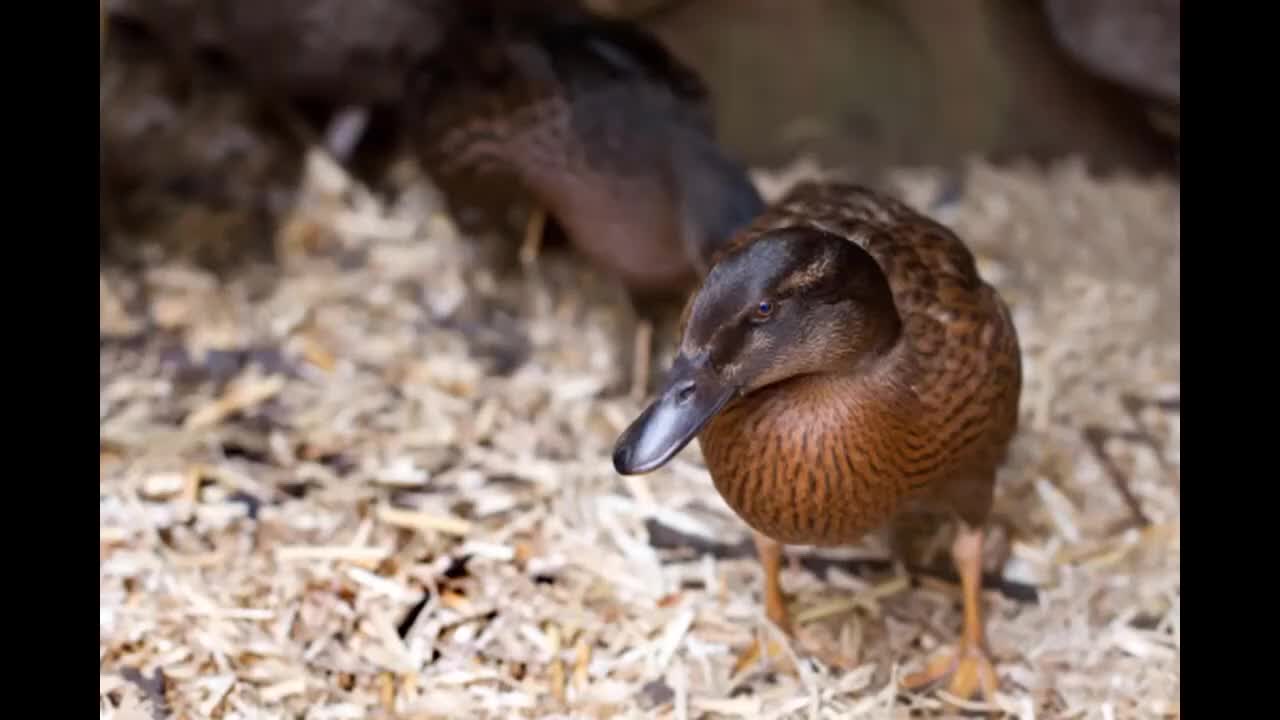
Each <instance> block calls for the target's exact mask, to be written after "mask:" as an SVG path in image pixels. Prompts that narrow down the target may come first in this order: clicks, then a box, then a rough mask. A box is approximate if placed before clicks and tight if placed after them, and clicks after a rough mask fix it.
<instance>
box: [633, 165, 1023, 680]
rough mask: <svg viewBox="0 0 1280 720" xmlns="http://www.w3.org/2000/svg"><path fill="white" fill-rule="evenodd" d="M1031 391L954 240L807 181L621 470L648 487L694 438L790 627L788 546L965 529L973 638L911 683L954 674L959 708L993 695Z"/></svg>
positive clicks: (698, 298) (696, 304) (695, 317)
mask: <svg viewBox="0 0 1280 720" xmlns="http://www.w3.org/2000/svg"><path fill="white" fill-rule="evenodd" d="M1021 382H1022V374H1021V360H1020V351H1019V346H1018V339H1017V334H1016V331H1015V328H1014V325H1013V322H1012V320H1011V318H1010V315H1009V312H1008V310H1007V308H1006V307H1005V305H1004V303H1003V302H1002V301H1001V299H1000V297H999V296H998V295H997V293H996V291H995V290H994V289H993V288H992V287H991V286H990V285H988V284H987V283H985V282H984V281H983V280H982V278H981V277H980V276H979V274H978V271H977V268H976V265H975V263H974V259H973V256H972V254H971V253H970V252H969V250H968V249H967V248H966V247H965V245H964V244H963V242H962V241H961V240H960V239H959V238H958V237H957V236H956V235H955V234H954V233H953V232H951V231H950V230H949V229H947V228H946V227H944V226H942V225H940V224H938V223H937V222H934V221H932V220H930V219H928V218H927V217H925V216H923V215H921V214H919V213H917V212H915V211H913V210H912V209H910V208H909V207H907V206H906V205H904V204H902V203H900V202H897V201H895V200H893V199H890V198H887V197H883V196H880V195H877V194H875V193H873V192H872V191H870V190H867V189H865V188H862V187H859V186H854V185H848V184H838V183H830V184H817V183H805V184H803V185H801V186H799V187H797V188H795V189H794V190H793V191H792V192H790V193H789V194H788V195H787V196H786V197H785V198H783V199H782V200H781V201H780V202H779V203H777V204H776V205H775V206H774V207H773V208H771V209H770V210H769V211H768V212H767V213H765V214H763V215H762V216H760V217H759V218H757V219H756V220H755V221H754V222H753V223H752V224H751V225H750V226H749V227H748V228H747V229H746V230H745V231H744V232H742V233H741V234H739V235H738V236H737V237H736V238H735V240H734V241H733V242H732V243H731V244H730V245H729V246H727V247H726V248H725V249H724V250H723V252H722V253H721V254H720V255H719V256H718V257H717V260H716V262H715V264H714V266H713V268H712V270H711V271H710V273H709V275H708V276H707V277H706V279H705V280H704V281H703V283H702V285H701V287H700V288H699V289H698V291H697V292H696V293H695V295H694V296H693V297H692V298H691V300H690V302H689V304H688V306H687V307H686V311H685V318H684V321H683V328H682V339H681V345H680V353H679V355H678V356H677V359H676V362H675V365H674V367H673V369H672V375H671V378H670V379H669V382H668V385H667V387H666V389H665V390H664V391H663V392H662V394H660V395H659V397H658V399H657V400H656V401H655V402H654V403H653V404H652V405H651V406H650V407H649V408H648V409H646V410H645V412H644V413H643V414H642V415H641V416H640V418H638V419H637V420H636V422H635V423H634V424H633V425H632V427H631V428H629V429H628V430H627V431H626V432H625V433H624V434H623V435H622V437H621V438H619V442H618V448H617V451H616V453H615V456H614V463H615V466H616V467H617V469H618V470H619V472H624V473H636V472H648V471H651V470H653V469H655V468H656V467H659V466H660V465H662V464H663V463H665V462H666V461H667V460H669V459H670V458H671V457H672V456H674V454H675V453H676V452H679V450H680V449H681V448H682V447H683V446H684V445H685V444H687V443H688V442H689V441H690V440H691V439H692V438H693V437H695V436H696V437H697V438H698V441H699V443H700V445H701V447H702V451H703V455H704V456H705V458H706V462H707V468H708V470H709V471H710V473H711V477H712V480H713V481H714V483H715V486H716V488H717V490H718V491H719V492H720V494H721V495H722V496H723V497H724V499H725V500H726V502H728V504H729V505H730V507H732V508H733V509H734V511H735V512H737V513H738V515H740V516H741V517H742V519H743V520H744V521H745V522H746V523H747V524H748V525H750V526H751V528H752V529H753V530H754V531H755V533H756V534H757V542H758V544H759V546H760V553H761V557H762V559H763V560H764V561H765V562H766V565H770V566H771V567H772V568H773V569H771V570H768V572H767V573H766V577H767V583H768V588H767V592H766V599H767V605H768V609H769V614H770V616H771V617H772V618H773V619H774V621H775V622H777V623H778V624H779V625H781V626H782V627H784V628H787V627H789V623H788V621H787V618H786V614H785V609H784V608H783V607H782V605H781V600H780V597H781V594H780V593H779V592H778V591H777V587H776V585H777V569H776V568H777V563H776V559H775V558H776V553H777V545H778V544H779V543H786V544H807V545H836V544H848V543H853V542H856V541H858V540H859V539H860V538H862V537H863V536H864V535H865V534H866V533H867V532H869V531H871V530H874V529H876V528H878V527H881V526H884V525H886V524H891V523H894V522H895V521H897V520H899V519H903V518H905V517H908V516H910V515H912V514H914V513H916V512H923V513H930V512H942V513H946V514H952V515H954V516H955V517H957V518H958V519H959V520H960V521H961V523H962V526H963V528H962V531H961V533H960V535H959V537H958V538H957V541H956V545H955V547H954V548H953V551H954V555H955V560H956V563H957V565H958V567H959V570H960V573H961V577H962V580H963V584H964V586H965V595H966V603H965V604H966V622H965V634H964V638H963V641H962V643H961V647H960V650H959V652H958V653H957V654H955V655H954V656H946V657H944V658H943V660H942V661H940V662H935V663H933V664H931V665H930V667H929V668H928V669H927V670H926V672H925V673H923V674H922V675H919V676H916V677H914V678H910V679H909V680H908V684H909V685H912V686H920V685H924V684H927V683H928V682H932V681H935V680H938V679H941V678H943V677H946V676H950V677H951V680H952V682H951V689H952V690H953V691H954V692H957V693H959V694H965V695H968V694H972V692H973V691H974V690H976V689H978V687H979V686H980V687H981V688H982V689H983V690H984V692H986V693H987V694H990V693H991V692H993V690H994V685H995V679H994V674H993V673H992V672H991V671H990V665H989V663H987V661H986V660H985V658H984V656H983V655H982V646H983V642H982V633H981V621H980V616H979V615H978V614H977V606H978V600H979V598H978V585H977V583H978V578H979V577H980V565H979V558H980V549H981V538H982V527H983V525H984V523H985V522H986V520H987V516H988V513H989V512H990V509H991V501H992V496H993V488H994V483H995V477H996V470H997V468H998V466H999V465H1000V463H1001V462H1002V461H1003V459H1004V457H1005V453H1006V451H1007V448H1008V446H1009V443H1010V441H1011V439H1012V437H1013V435H1014V432H1015V429H1016V427H1017V419H1018V404H1019V396H1020V392H1021Z"/></svg>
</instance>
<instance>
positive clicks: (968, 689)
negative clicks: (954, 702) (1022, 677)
mask: <svg viewBox="0 0 1280 720" xmlns="http://www.w3.org/2000/svg"><path fill="white" fill-rule="evenodd" d="M943 682H946V690H947V692H948V693H950V694H952V695H955V696H956V697H958V698H960V699H962V700H971V699H973V697H974V694H975V693H976V692H978V691H981V692H982V699H983V701H985V702H993V701H994V700H995V696H996V688H997V687H998V685H999V681H998V680H997V678H996V670H995V666H994V665H993V664H992V663H991V660H990V659H989V658H988V657H987V653H986V651H984V650H983V649H982V648H981V647H979V646H976V645H973V644H970V643H966V642H961V643H960V644H959V645H958V646H957V647H955V648H952V649H948V650H945V651H943V652H941V653H939V654H937V655H935V656H934V657H933V658H932V659H930V660H929V662H928V663H927V664H926V665H925V668H924V669H923V670H921V671H920V672H917V673H911V674H910V675H907V676H906V677H905V678H903V679H902V686H903V688H904V689H906V690H911V691H921V690H927V689H929V688H931V687H934V686H937V685H940V684H941V683H943Z"/></svg>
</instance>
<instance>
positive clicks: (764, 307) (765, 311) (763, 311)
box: [755, 300, 773, 320]
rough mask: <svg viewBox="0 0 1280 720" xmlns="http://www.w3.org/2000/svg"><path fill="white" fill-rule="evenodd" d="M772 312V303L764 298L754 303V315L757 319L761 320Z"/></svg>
mask: <svg viewBox="0 0 1280 720" xmlns="http://www.w3.org/2000/svg"><path fill="white" fill-rule="evenodd" d="M772 314H773V303H771V302H769V301H768V300H765V301H763V302H761V303H760V304H759V305H756V312H755V316H756V319H757V320H763V319H765V318H767V317H769V316H770V315H772Z"/></svg>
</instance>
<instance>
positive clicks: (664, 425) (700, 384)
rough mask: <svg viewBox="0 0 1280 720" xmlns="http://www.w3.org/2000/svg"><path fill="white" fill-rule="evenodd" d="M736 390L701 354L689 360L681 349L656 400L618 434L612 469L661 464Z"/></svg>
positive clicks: (630, 470) (636, 470)
mask: <svg viewBox="0 0 1280 720" xmlns="http://www.w3.org/2000/svg"><path fill="white" fill-rule="evenodd" d="M737 394H738V389H737V388H736V387H735V386H733V385H729V384H726V383H725V382H724V381H723V380H721V379H720V378H719V377H718V376H717V375H716V373H715V372H713V371H712V369H711V366H710V363H709V362H708V361H707V357H706V356H705V355H703V356H702V357H700V358H698V359H696V360H693V359H690V358H689V357H688V356H686V355H685V354H684V353H681V354H680V355H679V356H677V357H676V361H675V363H674V364H673V365H672V367H671V372H670V374H669V375H668V376H667V382H666V386H665V387H663V388H662V391H661V392H659V393H658V397H657V399H656V400H654V401H653V403H652V404H651V405H649V407H647V408H645V411H644V412H642V413H640V417H638V418H636V419H635V421H634V422H632V423H631V426H630V427H628V428H627V429H626V430H625V431H623V433H622V435H621V436H619V437H618V442H617V444H616V445H615V446H614V450H613V467H614V469H615V470H617V471H618V473H619V474H621V475H642V474H644V473H648V472H653V471H654V470H657V469H658V468H660V467H662V466H663V465H665V464H666V463H667V461H669V460H670V459H671V458H673V457H675V456H676V454H677V453H679V452H680V451H681V450H683V449H684V447H685V446H686V445H688V444H689V441H691V440H693V438H694V437H696V436H697V434H698V433H699V432H701V431H702V428H703V427H705V426H706V424H707V423H708V422H710V421H711V418H713V417H715V415H716V413H718V412H720V410H721V409H723V408H724V406H725V405H727V404H728V403H729V401H730V400H732V399H733V398H734V397H736V396H737Z"/></svg>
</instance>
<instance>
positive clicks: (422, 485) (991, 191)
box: [99, 153, 1180, 720]
mask: <svg viewBox="0 0 1280 720" xmlns="http://www.w3.org/2000/svg"><path fill="white" fill-rule="evenodd" d="M393 175H394V176H395V178H396V181H395V182H394V183H392V184H391V185H390V187H389V188H388V189H387V190H386V191H385V192H380V193H377V194H374V193H371V192H369V191H368V190H366V189H363V188H360V187H358V186H356V185H355V184H354V183H353V181H352V180H351V179H350V178H349V177H348V176H347V175H346V174H345V173H343V172H342V170H341V169H340V168H338V167H337V166H336V165H334V164H333V163H332V162H330V161H328V160H327V159H326V157H325V156H324V155H322V154H319V153H313V154H312V155H311V156H309V157H308V160H307V163H306V167H305V173H304V175H303V181H302V182H303V184H302V187H301V189H300V190H299V192H298V194H297V196H296V197H295V198H294V203H293V205H292V207H291V209H290V210H289V211H288V213H287V217H286V218H285V220H284V222H283V224H282V225H281V228H280V230H279V233H278V235H277V240H278V248H277V249H278V251H279V256H280V263H279V264H278V265H275V266H261V267H260V266H256V265H250V266H248V267H246V268H245V269H243V270H242V271H241V272H238V273H235V274H230V275H226V276H218V275H214V274H211V273H210V272H208V271H205V270H202V269H200V266H198V265H195V264H192V263H189V262H187V261H185V260H183V259H182V258H181V257H169V256H163V255H160V254H154V255H155V258H154V259H152V260H150V261H148V262H146V263H144V264H143V265H142V267H141V268H131V269H125V268H124V267H122V266H120V265H113V264H104V266H103V270H102V273H101V300H102V310H101V332H102V336H103V339H102V343H101V378H100V389H101V395H100V416H101V470H100V478H99V492H100V543H101V544H100V593H101V594H100V603H101V608H100V631H99V656H100V668H101V675H100V689H99V694H100V706H101V714H102V717H104V718H106V717H112V718H149V717H184V718H286V717H288V718H293V717H297V718H308V719H314V720H322V719H328V720H339V719H347V718H350V719H357V718H393V717H394V718H424V719H425V718H462V717H475V718H508V717H563V718H569V717H573V718H595V717H666V718H681V719H683V718H757V717H759V718H782V717H788V718H790V717H795V718H818V717H821V718H836V717H839V718H861V717H876V718H883V717H908V716H915V715H913V714H912V713H913V711H924V712H925V713H926V714H931V715H942V716H955V715H956V714H957V713H958V711H957V709H956V707H955V706H954V705H947V704H946V703H945V702H944V699H943V698H940V697H938V696H937V695H934V696H930V697H911V696H905V695H900V694H898V693H896V692H895V690H894V682H895V680H896V678H897V677H898V676H900V675H901V673H902V672H904V671H905V670H906V669H909V668H910V667H912V666H915V665H916V664H918V663H920V662H922V661H923V660H924V659H925V657H926V655H927V654H928V653H929V652H931V651H932V650H933V649H935V648H937V646H938V645H939V644H940V643H942V642H946V641H948V640H950V639H951V637H952V636H953V633H954V632H955V631H956V630H957V629H958V627H959V623H960V610H959V595H958V588H957V587H956V586H955V584H954V582H953V581H952V579H951V578H949V577H948V576H947V574H946V563H945V560H946V556H947V553H946V552H945V542H943V541H941V540H939V541H938V542H935V543H932V545H933V548H932V549H933V550H934V551H935V552H933V553H932V555H935V556H936V561H937V562H939V563H941V564H940V568H941V570H939V571H938V572H932V573H929V572H925V573H915V574H912V575H911V576H908V575H907V574H906V573H905V571H904V570H903V569H902V568H901V567H900V566H899V565H897V564H893V563H890V562H887V555H886V552H885V542H884V539H883V538H881V537H877V536H873V537H869V538H867V540H866V542H864V543H862V544H861V545H859V546H857V547H853V548H848V549H842V550H839V551H822V552H819V551H817V550H813V549H809V548H791V549H789V553H790V555H791V558H792V562H791V564H790V565H789V566H788V567H787V568H786V569H785V570H784V575H783V583H784V588H785V589H786V590H787V591H788V593H791V594H794V596H795V604H794V608H795V609H796V611H798V612H799V613H800V614H801V616H802V620H801V625H802V628H801V632H802V633H806V637H816V638H818V640H819V641H821V642H825V643H829V644H831V646H832V647H836V648H838V649H839V650H840V651H841V654H842V655H843V656H844V657H845V658H847V659H848V660H849V662H848V663H847V666H845V667H840V668H833V667H830V666H827V665H824V664H823V663H821V662H818V661H815V660H810V659H807V658H806V657H804V656H797V657H796V659H797V660H798V662H792V663H786V662H777V661H775V662H772V663H769V662H765V661H760V662H757V663H754V664H750V665H748V666H747V667H744V668H738V669H737V671H736V672H735V667H734V664H735V659H736V656H737V653H739V652H740V651H741V649H742V648H743V647H745V646H746V645H747V644H748V643H749V641H750V640H751V638H752V637H754V636H755V635H756V634H758V633H767V632H769V631H768V630H767V629H766V624H765V623H764V621H763V609H762V602H761V597H760V588H761V572H760V569H759V566H758V563H757V562H756V561H755V559H754V557H753V556H752V554H751V550H750V541H749V536H748V535H747V533H746V528H745V527H744V526H743V525H742V524H741V523H740V522H739V521H737V520H736V519H735V518H734V516H733V515H732V514H731V512H730V511H729V510H728V509H727V507H726V506H725V505H724V503H723V502H722V501H721V500H720V498H719V497H718V496H717V494H716V493H715V491H714V489H713V488H712V486H711V483H710V480H709V478H708V477H707V475H706V472H705V470H704V469H703V467H702V464H701V460H700V456H699V453H698V449H697V447H696V444H695V445H693V446H691V447H690V448H689V449H687V450H686V451H685V452H684V453H683V454H682V455H681V456H680V457H678V458H677V459H676V460H675V461H674V462H672V463H671V464H670V466H669V467H667V468H665V469H663V470H661V471H659V472H657V473H654V474H653V475H650V476H646V477H643V478H620V477H618V476H617V475H616V474H615V473H614V472H613V470H612V467H611V464H610V459H609V457H610V451H611V447H612V443H613V441H614V439H615V437H616V436H617V434H618V432H619V431H620V430H621V429H622V428H623V426H624V425H625V424H626V423H627V422H628V421H629V420H630V419H631V418H632V417H633V416H634V414H635V413H636V412H637V411H638V409H639V406H638V405H637V404H636V403H635V402H633V401H631V400H630V399H628V398H626V397H625V396H624V395H622V394H621V393H619V392H618V389H619V388H622V387H625V378H623V377H621V373H622V368H623V365H624V357H623V353H625V352H626V350H627V349H626V348H625V347H622V346H620V345H619V343H618V341H617V338H618V332H617V328H618V327H619V323H621V322H623V320H624V319H625V315H624V311H623V309H622V305H621V304H620V303H619V302H618V297H617V293H616V291H615V289H614V288H612V287H611V286H610V284H609V283H608V281H607V280H606V279H604V278H601V277H599V276H598V274H597V273H594V272H592V271H591V270H590V269H589V268H587V267H585V266H584V265H583V264H582V263H581V262H580V261H578V260H577V259H576V258H575V257H574V256H573V255H572V254H571V253H570V252H568V251H564V250H555V249H553V250H548V251H547V253H546V254H545V255H544V256H543V257H542V258H541V259H540V261H539V263H538V265H537V267H536V269H535V270H529V271H526V270H523V269H521V268H520V266H519V265H518V264H515V263H513V262H512V261H511V257H512V256H513V255H514V252H515V248H514V247H513V246H512V245H510V244H509V243H506V244H504V243H503V242H501V241H499V240H496V239H494V238H488V237H464V236H462V235H461V234H460V233H459V232H458V231H457V230H456V229H455V228H454V225H453V224H452V222H451V221H450V219H449V218H448V217H447V215H446V214H445V213H444V212H443V211H442V210H441V204H440V202H439V199H438V198H437V197H436V195H435V193H434V192H433V191H432V189H431V187H430V185H429V183H427V182H426V181H425V180H423V179H422V178H420V177H416V176H415V175H414V173H413V172H412V170H411V169H410V168H406V167H399V168H397V169H396V170H395V172H394V173H393ZM893 180H894V187H895V188H896V189H897V190H899V191H900V192H901V194H902V196H903V197H905V198H906V199H907V200H908V201H910V202H913V203H916V204H918V205H920V206H922V207H926V208H928V209H930V210H931V211H932V212H934V213H935V214H937V215H938V216H939V217H941V218H942V219H943V220H944V221H945V222H948V223H949V224H951V225H952V226H953V227H955V228H956V229H957V230H958V231H959V232H960V233H961V234H962V235H963V236H964V237H965V238H966V239H967V240H968V241H969V242H970V243H971V244H972V246H973V247H974V249H975V251H976V252H977V253H978V254H979V255H980V257H981V259H982V266H981V267H982V270H983V272H984V274H986V276H987V277H988V278H989V279H991V280H992V281H993V282H995V283H996V284H998V285H999V286H1000V287H1001V289H1002V290H1003V291H1004V292H1005V293H1006V296H1007V298H1008V299H1009V302H1010V303H1011V305H1012V307H1013V309H1014V313H1015V321H1016V323H1017V325H1018V329H1019V332H1020V334H1021V338H1022V342H1023V348H1024V352H1025V361H1024V362H1025V368H1026V371H1025V372H1026V390H1025V394H1024V397H1023V413H1022V430H1021V433H1020V435H1019V437H1018V439H1017V441H1016V445H1015V447H1014V450H1013V453H1012V457H1011V458H1010V461H1009V464H1008V466H1007V467H1006V468H1005V469H1004V471H1003V472H1002V475H1001V478H1000V485H999V491H998V496H997V501H996V512H997V516H998V524H997V529H996V530H995V531H994V537H995V538H996V540H997V542H995V543H992V548H991V552H990V556H991V557H990V560H991V563H990V564H989V567H988V570H989V573H990V579H989V581H988V592H986V594H985V601H986V603H987V612H988V617H989V630H988V633H989V637H990V641H991V645H992V650H993V651H994V653H995V655H996V657H997V659H998V671H999V674H1000V676H1001V678H1002V693H1001V695H1000V696H999V698H998V706H999V708H998V710H1000V711H1002V712H1004V713H1006V714H1008V715H1009V716H1012V717H1019V718H1105V719H1107V720H1110V719H1111V718H1137V717H1143V718H1149V717H1177V716H1178V715H1179V712H1180V711H1179V701H1178V698H1179V692H1180V670H1179V667H1180V661H1179V652H1180V650H1179V647H1180V641H1179V637H1180V590H1179V583H1180V579H1179V578H1180V571H1179V567H1180V550H1179V535H1180V531H1179V519H1178V518H1179V505H1180V501H1179V488H1180V476H1179V448H1180V438H1179V427H1180V425H1179V417H1180V416H1179V406H1178V399H1179V387H1180V386H1179V362H1180V359H1179V339H1178V335H1177V323H1178V315H1177V305H1178V297H1179V287H1178V279H1177V278H1178V250H1179V246H1180V228H1179V209H1178V189H1177V186H1176V184H1173V183H1171V182H1157V181H1138V180H1133V179H1123V178H1121V179H1110V180H1097V179H1091V178H1090V177H1088V176H1087V175H1086V173H1085V172H1084V171H1083V169H1082V168H1081V167H1080V166H1079V165H1078V164H1075V163H1070V162H1068V163H1064V164H1062V165H1060V166H1057V167H1054V168H1051V169H1048V170H1031V169H1017V168H1014V169H996V168H992V167H989V166H986V165H983V164H981V163H975V164H973V165H972V166H971V167H970V168H969V169H968V170H967V171H966V173H964V176H963V178H961V180H962V182H961V183H960V184H959V185H958V187H959V188H960V190H959V192H958V194H957V193H955V192H951V193H950V195H951V197H946V196H947V195H948V193H947V192H944V190H946V189H947V188H950V189H951V190H955V187H957V186H955V185H949V184H948V183H947V182H944V180H946V178H945V177H944V176H943V175H941V174H940V173H931V172H922V171H915V172H902V173H897V174H895V176H894V178H893ZM788 182H790V180H789V179H779V178H777V177H767V176H765V175H764V174H761V175H760V184H761V187H762V188H764V189H765V191H766V192H767V193H768V194H770V195H773V194H776V193H777V192H779V191H780V190H781V189H783V188H784V187H785V185H786V184H787V183H788ZM133 241H134V242H137V243H141V244H143V245H145V244H147V243H148V242H150V239H149V238H147V237H146V236H141V237H138V238H134V239H133ZM669 345H670V343H669V342H668V343H667V344H666V345H664V346H663V347H662V350H663V352H664V354H663V355H660V356H659V357H658V359H657V361H658V362H664V361H665V359H666V358H667V357H669V354H665V353H668V352H669ZM925 544H926V545H928V544H929V543H925ZM939 548H941V550H939ZM929 550H930V548H928V547H926V548H925V549H924V550H923V551H922V552H923V553H924V555H923V557H925V559H926V560H927V559H928V555H929V554H930V553H929ZM916 714H918V712H917V713H916Z"/></svg>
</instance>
